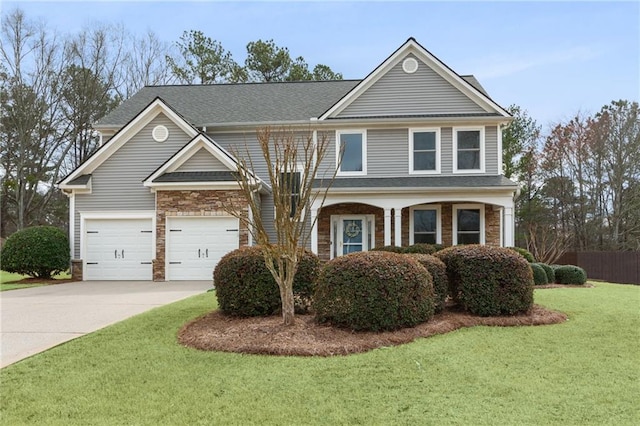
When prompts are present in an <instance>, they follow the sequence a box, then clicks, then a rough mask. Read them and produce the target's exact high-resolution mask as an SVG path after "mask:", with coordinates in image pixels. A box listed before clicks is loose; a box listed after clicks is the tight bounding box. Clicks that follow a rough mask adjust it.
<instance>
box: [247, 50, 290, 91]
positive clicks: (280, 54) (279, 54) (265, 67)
mask: <svg viewBox="0 0 640 426" xmlns="http://www.w3.org/2000/svg"><path fill="white" fill-rule="evenodd" d="M244 64H245V68H246V69H247V72H248V74H249V77H250V79H251V80H252V81H265V82H270V81H284V80H285V79H286V77H287V75H288V73H289V70H290V69H291V64H292V61H291V56H290V55H289V49H287V48H286V47H279V46H276V44H275V43H274V42H273V40H267V41H262V40H258V41H252V42H249V44H247V59H246V60H245V61H244Z"/></svg>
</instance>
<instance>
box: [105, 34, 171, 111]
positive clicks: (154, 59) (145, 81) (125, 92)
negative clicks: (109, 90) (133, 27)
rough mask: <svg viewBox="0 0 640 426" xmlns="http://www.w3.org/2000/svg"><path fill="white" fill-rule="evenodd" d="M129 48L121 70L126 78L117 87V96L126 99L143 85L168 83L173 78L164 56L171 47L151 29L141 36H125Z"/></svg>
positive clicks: (168, 53) (168, 52)
mask: <svg viewBox="0 0 640 426" xmlns="http://www.w3.org/2000/svg"><path fill="white" fill-rule="evenodd" d="M127 40H128V43H129V46H130V50H129V51H128V52H126V55H125V59H124V61H123V64H122V65H123V68H124V69H123V72H124V74H125V75H126V76H127V78H125V79H123V81H122V84H121V85H120V86H119V87H117V91H118V96H119V97H120V98H121V99H128V98H129V97H131V96H133V95H134V94H135V93H136V92H137V91H138V90H140V89H142V88H143V87H144V86H153V85H162V84H170V83H172V82H173V81H174V80H175V77H174V76H173V74H172V73H171V69H170V67H168V66H167V61H166V57H167V56H170V54H171V49H170V46H169V44H168V43H167V42H164V41H161V40H160V39H159V38H158V36H157V35H156V34H155V33H154V32H153V31H147V32H146V33H145V34H143V35H141V36H136V35H129V36H128V37H127Z"/></svg>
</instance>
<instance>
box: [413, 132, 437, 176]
mask: <svg viewBox="0 0 640 426" xmlns="http://www.w3.org/2000/svg"><path fill="white" fill-rule="evenodd" d="M430 139H433V143H431V142H430ZM440 156H441V150H440V128H437V127H424V128H413V129H409V173H410V174H435V173H440ZM429 157H432V158H433V160H432V159H431V158H429ZM425 162H426V163H433V167H432V168H431V167H424V165H425Z"/></svg>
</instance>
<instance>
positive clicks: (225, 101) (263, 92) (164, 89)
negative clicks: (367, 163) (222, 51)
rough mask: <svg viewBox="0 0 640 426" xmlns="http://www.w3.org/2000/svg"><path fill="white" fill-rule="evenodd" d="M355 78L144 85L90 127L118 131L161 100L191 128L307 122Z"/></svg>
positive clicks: (336, 98) (344, 92)
mask: <svg viewBox="0 0 640 426" xmlns="http://www.w3.org/2000/svg"><path fill="white" fill-rule="evenodd" d="M359 82H360V80H339V81H304V82H302V81H301V82H278V83H239V84H208V85H184V86H182V85H177V86H146V87H144V88H142V89H141V90H140V91H139V92H138V93H136V94H135V95H133V96H132V97H131V98H129V99H128V100H126V101H124V102H123V103H122V105H120V106H119V107H118V108H116V109H115V110H114V111H112V112H111V113H109V114H108V115H107V116H105V117H104V118H102V119H101V120H100V121H99V122H98V123H96V124H95V126H94V127H95V128H96V129H98V130H99V129H100V128H105V127H120V126H122V125H124V124H126V123H127V122H128V121H129V120H131V119H132V118H133V117H135V116H136V115H137V114H138V113H139V112H140V110H141V109H143V108H144V106H145V105H147V104H148V103H149V102H151V101H152V100H153V99H155V98H161V99H164V100H165V101H166V102H167V103H168V104H169V105H171V106H172V107H173V108H175V109H176V110H178V111H180V114H181V115H182V116H183V117H184V119H185V120H186V121H187V122H189V123H190V124H191V125H193V126H195V127H207V126H213V125H232V124H251V123H266V122H268V123H274V124H275V123H283V124H284V123H292V122H309V119H310V118H313V117H319V116H320V114H322V113H323V112H324V111H326V110H327V109H328V108H330V107H331V106H332V105H333V104H334V103H335V102H336V101H337V100H338V99H340V98H342V97H343V96H344V95H345V94H346V93H348V92H349V91H350V90H351V89H353V88H354V87H355V86H356V85H357V84H358V83H359Z"/></svg>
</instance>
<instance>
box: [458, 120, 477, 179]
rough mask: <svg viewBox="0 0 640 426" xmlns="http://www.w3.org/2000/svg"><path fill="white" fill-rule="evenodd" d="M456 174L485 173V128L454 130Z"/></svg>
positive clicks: (459, 128) (460, 128)
mask: <svg viewBox="0 0 640 426" xmlns="http://www.w3.org/2000/svg"><path fill="white" fill-rule="evenodd" d="M453 149H454V153H453V158H454V160H453V161H454V168H453V170H454V172H470V171H471V172H473V171H475V172H484V128H482V127H458V128H455V127H454V129H453Z"/></svg>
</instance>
